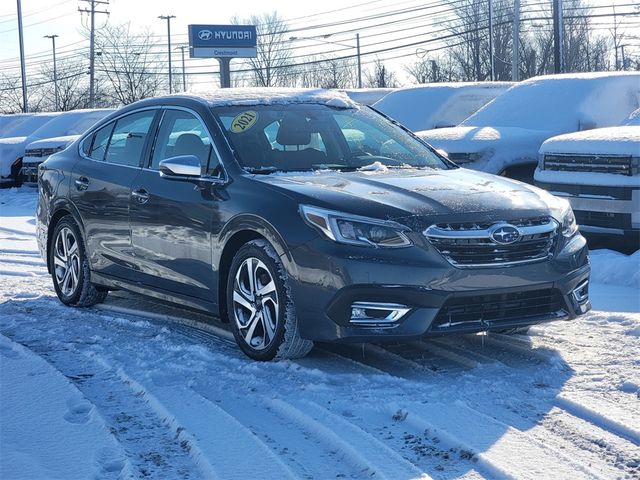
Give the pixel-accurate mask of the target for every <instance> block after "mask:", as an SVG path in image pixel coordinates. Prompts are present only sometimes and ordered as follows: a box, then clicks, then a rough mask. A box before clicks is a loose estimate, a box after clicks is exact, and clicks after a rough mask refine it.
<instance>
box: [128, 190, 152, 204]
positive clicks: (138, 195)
mask: <svg viewBox="0 0 640 480" xmlns="http://www.w3.org/2000/svg"><path fill="white" fill-rule="evenodd" d="M131 196H132V197H133V199H134V200H135V201H136V202H138V203H147V202H148V201H149V192H147V191H146V190H145V189H144V188H138V189H137V190H133V191H132V192H131Z"/></svg>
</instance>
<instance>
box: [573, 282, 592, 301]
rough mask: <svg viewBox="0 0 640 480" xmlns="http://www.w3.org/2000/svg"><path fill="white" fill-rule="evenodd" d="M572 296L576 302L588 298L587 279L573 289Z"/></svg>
mask: <svg viewBox="0 0 640 480" xmlns="http://www.w3.org/2000/svg"><path fill="white" fill-rule="evenodd" d="M573 298H575V299H576V302H578V303H585V302H586V301H587V300H589V280H585V281H584V282H582V283H581V284H580V285H578V286H577V287H576V288H575V289H574V290H573Z"/></svg>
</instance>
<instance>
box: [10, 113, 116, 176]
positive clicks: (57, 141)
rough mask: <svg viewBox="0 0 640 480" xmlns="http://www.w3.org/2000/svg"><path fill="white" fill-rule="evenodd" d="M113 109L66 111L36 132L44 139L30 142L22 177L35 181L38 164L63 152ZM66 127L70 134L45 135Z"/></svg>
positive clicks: (26, 150)
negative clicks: (56, 119)
mask: <svg viewBox="0 0 640 480" xmlns="http://www.w3.org/2000/svg"><path fill="white" fill-rule="evenodd" d="M113 111H114V110H113V109H107V108H105V109H99V110H75V111H73V112H69V113H64V114H62V115H61V116H60V119H59V121H56V122H51V123H50V124H49V125H46V127H45V128H43V129H42V131H39V132H35V133H34V136H35V135H36V134H37V135H43V137H42V140H36V141H35V142H31V143H29V144H28V145H27V146H26V148H25V151H24V157H22V170H21V173H22V179H23V181H25V182H35V181H37V178H38V165H40V164H41V163H42V162H44V161H45V160H46V159H47V158H49V156H50V155H53V154H54V153H57V152H61V151H62V150H64V149H65V148H67V147H68V146H69V145H71V144H72V143H73V142H74V141H76V139H77V138H78V137H79V136H80V135H81V134H82V133H84V132H85V131H86V130H87V129H88V128H89V127H91V126H92V125H93V124H94V123H96V122H97V121H98V120H101V119H102V118H103V117H105V116H107V115H108V114H110V113H111V112H113ZM63 128H64V129H66V132H67V133H70V134H68V135H62V136H59V137H51V138H48V137H44V135H47V133H48V132H54V131H60V129H63Z"/></svg>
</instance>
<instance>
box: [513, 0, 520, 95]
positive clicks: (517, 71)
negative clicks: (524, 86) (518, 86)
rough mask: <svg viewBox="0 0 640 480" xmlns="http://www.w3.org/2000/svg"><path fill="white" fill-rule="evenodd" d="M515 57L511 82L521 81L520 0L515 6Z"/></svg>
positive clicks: (516, 1) (515, 1) (516, 0)
mask: <svg viewBox="0 0 640 480" xmlns="http://www.w3.org/2000/svg"><path fill="white" fill-rule="evenodd" d="M512 43H513V55H512V57H511V81H512V82H517V81H519V80H520V0H514V4H513V42H512Z"/></svg>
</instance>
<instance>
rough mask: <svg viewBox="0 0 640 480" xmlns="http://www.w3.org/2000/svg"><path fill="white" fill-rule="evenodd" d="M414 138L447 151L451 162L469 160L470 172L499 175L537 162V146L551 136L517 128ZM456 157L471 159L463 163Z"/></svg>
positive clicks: (467, 128)
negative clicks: (517, 166) (460, 155)
mask: <svg viewBox="0 0 640 480" xmlns="http://www.w3.org/2000/svg"><path fill="white" fill-rule="evenodd" d="M417 135H418V136H419V137H420V138H422V139H423V140H424V141H426V142H427V143H429V144H430V145H431V146H433V147H434V148H436V149H442V150H444V151H445V152H447V153H448V154H449V155H450V156H451V159H452V160H453V161H454V162H455V161H456V160H457V159H459V161H460V162H461V163H462V162H465V161H471V162H473V163H472V164H471V165H470V166H471V167H472V168H473V169H476V170H482V171H485V172H489V173H500V172H501V171H502V169H503V168H504V167H505V166H507V165H511V164H518V163H526V162H535V161H537V159H538V149H539V148H540V144H542V142H543V141H544V140H545V139H547V138H548V137H549V136H551V135H552V133H551V132H547V131H538V130H529V129H525V128H516V127H470V126H460V127H452V128H438V129H435V130H426V131H424V132H417ZM456 154H471V157H470V158H469V159H466V160H465V159H460V158H459V157H458V158H457V157H456Z"/></svg>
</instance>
